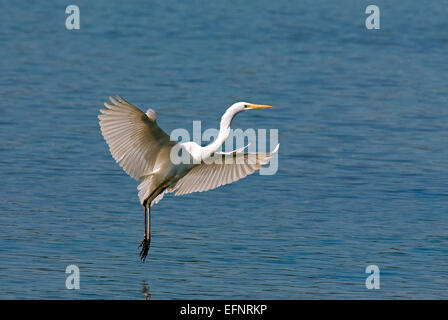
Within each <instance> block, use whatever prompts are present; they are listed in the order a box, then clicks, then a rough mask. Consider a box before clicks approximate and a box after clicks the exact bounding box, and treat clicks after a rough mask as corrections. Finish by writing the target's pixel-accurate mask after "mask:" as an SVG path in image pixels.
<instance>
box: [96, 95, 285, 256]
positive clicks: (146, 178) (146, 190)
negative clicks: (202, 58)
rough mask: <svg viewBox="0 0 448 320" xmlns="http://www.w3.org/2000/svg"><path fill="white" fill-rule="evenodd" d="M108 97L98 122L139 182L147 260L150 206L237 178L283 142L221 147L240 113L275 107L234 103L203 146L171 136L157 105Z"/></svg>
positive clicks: (264, 160)
mask: <svg viewBox="0 0 448 320" xmlns="http://www.w3.org/2000/svg"><path fill="white" fill-rule="evenodd" d="M109 99H110V101H111V103H108V102H105V103H104V106H105V107H106V108H107V109H101V110H100V111H101V114H100V115H99V116H98V118H99V120H100V121H99V124H100V127H101V132H102V134H103V137H104V139H105V140H106V142H107V144H108V145H109V150H110V153H111V154H112V157H113V158H114V159H115V161H116V162H118V163H119V164H120V166H121V167H122V168H123V170H124V171H125V172H126V173H127V174H128V175H130V176H131V177H133V178H134V179H136V180H138V181H140V184H139V186H138V187H137V189H138V196H139V199H140V203H141V204H142V206H143V211H144V223H145V233H144V239H143V241H142V242H141V244H140V247H142V249H141V252H140V258H141V260H142V261H145V259H146V256H147V254H148V250H149V245H150V242H151V238H150V207H151V206H152V205H153V204H156V203H158V202H159V201H160V200H161V199H162V198H163V196H164V194H165V193H167V192H174V191H177V192H176V194H175V195H176V196H177V195H182V194H188V193H192V192H202V191H206V190H210V189H215V188H217V187H219V186H222V185H225V184H229V183H232V182H235V181H237V180H239V179H241V178H244V177H246V176H247V175H249V174H252V173H254V172H255V171H256V170H259V169H260V168H261V166H262V165H264V164H268V163H269V158H270V157H271V155H272V154H273V153H275V152H277V150H278V147H279V146H278V145H277V147H276V148H275V150H274V151H272V152H271V153H242V151H243V149H244V148H241V149H238V150H234V151H232V152H227V153H220V152H218V149H220V148H221V146H222V145H223V143H224V142H225V140H226V139H227V138H228V137H229V135H230V123H231V122H232V119H233V117H234V116H235V115H236V114H238V113H239V112H242V111H247V110H253V109H265V108H272V107H271V106H266V105H259V104H251V103H247V102H237V103H235V104H233V105H232V106H231V107H229V108H228V109H227V110H226V112H225V113H224V115H223V116H222V118H221V123H220V129H219V133H218V137H217V138H216V139H215V140H214V141H213V142H212V143H210V144H209V145H207V146H205V147H201V146H200V145H198V144H197V143H195V142H183V143H177V142H175V141H171V140H170V137H169V136H168V135H167V134H166V133H165V132H164V131H163V130H162V129H161V128H160V127H159V126H158V125H157V122H156V113H155V112H154V110H152V109H148V111H147V112H146V114H145V113H144V112H143V111H141V110H140V109H138V108H137V107H136V106H134V105H132V104H130V103H129V102H127V101H126V100H125V99H123V98H122V97H120V96H117V97H116V98H113V97H109ZM175 147H176V148H178V150H181V152H187V153H186V154H187V155H188V157H189V159H190V161H189V162H188V163H180V164H174V163H173V161H172V160H171V157H170V156H171V151H172V149H173V148H175ZM176 154H177V153H176ZM217 160H220V161H217ZM229 160H230V161H229Z"/></svg>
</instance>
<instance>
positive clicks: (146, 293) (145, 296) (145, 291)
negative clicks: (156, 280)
mask: <svg viewBox="0 0 448 320" xmlns="http://www.w3.org/2000/svg"><path fill="white" fill-rule="evenodd" d="M142 293H143V299H145V300H151V296H152V294H151V293H149V285H148V284H147V283H146V281H145V280H143V286H142Z"/></svg>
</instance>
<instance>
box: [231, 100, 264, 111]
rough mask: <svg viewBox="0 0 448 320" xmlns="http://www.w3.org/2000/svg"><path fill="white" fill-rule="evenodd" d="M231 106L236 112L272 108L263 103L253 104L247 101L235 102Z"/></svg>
mask: <svg viewBox="0 0 448 320" xmlns="http://www.w3.org/2000/svg"><path fill="white" fill-rule="evenodd" d="M231 108H232V109H234V110H235V111H236V112H241V111H248V110H254V109H268V108H272V106H267V105H264V104H253V103H249V102H237V103H234V104H233V105H232V107H231Z"/></svg>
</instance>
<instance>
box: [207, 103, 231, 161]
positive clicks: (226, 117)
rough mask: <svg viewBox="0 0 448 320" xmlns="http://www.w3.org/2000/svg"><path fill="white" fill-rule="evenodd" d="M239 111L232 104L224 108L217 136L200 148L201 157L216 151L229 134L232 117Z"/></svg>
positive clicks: (208, 155)
mask: <svg viewBox="0 0 448 320" xmlns="http://www.w3.org/2000/svg"><path fill="white" fill-rule="evenodd" d="M238 112H240V110H238V109H236V108H234V107H233V106H232V107H230V108H229V109H227V110H226V112H225V113H224V114H223V116H222V117H221V123H220V126H219V133H218V137H216V139H215V141H213V142H212V143H210V144H209V145H207V146H205V147H203V148H202V150H201V158H202V159H206V158H208V157H210V156H211V155H212V154H213V153H214V152H216V151H217V150H218V149H219V148H221V146H222V145H223V144H224V142H225V141H226V140H227V138H228V137H229V135H230V124H231V122H232V119H233V117H234V116H235V115H236V114H237V113H238Z"/></svg>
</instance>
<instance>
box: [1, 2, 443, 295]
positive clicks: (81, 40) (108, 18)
mask: <svg viewBox="0 0 448 320" xmlns="http://www.w3.org/2000/svg"><path fill="white" fill-rule="evenodd" d="M68 4H69V3H62V2H60V1H45V2H39V3H22V2H19V1H16V2H13V3H12V2H6V1H1V2H0V13H1V18H0V43H1V47H0V74H1V76H0V97H1V99H2V101H1V103H0V142H1V144H0V181H1V183H0V194H1V197H0V212H1V214H0V298H6V299H16V298H20V299H22V298H27V299H36V298H44V299H50V298H51V299H54V298H61V299H70V298H75V299H78V298H82V299H89V298H100V299H103V298H105V299H143V297H144V294H145V293H148V294H150V295H151V297H152V298H153V299H179V298H190V299H196V298H200V299H202V298H204V299H208V298H217V299H220V298H224V299H227V298H230V299H239V298H254V299H318V298H324V299H331V298H333V299H353V298H359V299H378V298H386V299H393V298H412V299H417V298H423V299H427V298H444V299H447V298H448V291H447V290H446V288H447V285H448V212H447V209H448V191H447V190H448V151H447V149H448V148H447V142H448V131H447V128H448V108H447V107H448V94H447V84H448V63H447V54H448V24H447V18H446V17H447V16H448V6H447V2H446V1H428V2H425V3H422V2H421V1H401V2H398V1H394V2H391V1H380V0H378V1H374V3H373V4H376V5H378V6H379V7H380V9H381V20H380V21H381V30H372V31H369V30H367V29H366V28H365V25H364V21H365V18H366V17H367V15H366V14H365V13H364V11H365V8H366V6H367V5H368V4H372V1H355V0H342V1H318V2H317V1H267V0H263V1H174V2H172V1H167V2H163V3H151V2H150V1H133V2H130V1H126V2H118V1H117V2H116V3H114V4H112V3H111V2H110V1H85V0H77V1H74V2H73V3H72V4H76V5H78V6H79V8H80V10H81V29H80V30H73V31H69V30H66V28H65V19H66V17H67V15H66V14H65V7H66V6H67V5H68ZM113 94H120V95H122V96H124V97H125V98H127V99H128V100H130V101H131V102H132V103H134V104H136V105H137V106H139V107H141V108H142V109H144V110H146V109H147V108H149V107H151V108H154V109H155V110H156V111H157V114H158V122H159V124H160V126H161V127H162V128H163V129H164V130H165V131H167V132H171V131H172V130H173V129H176V128H186V129H188V130H190V132H191V128H192V121H193V120H202V121H203V122H202V128H203V129H206V128H216V127H217V125H218V120H219V118H220V116H221V114H222V112H223V111H224V110H225V109H226V108H227V107H228V106H229V105H230V104H232V103H234V102H236V101H241V100H243V101H250V102H254V103H262V104H272V105H274V106H275V107H276V108H275V109H272V110H269V111H258V112H257V111H252V112H250V113H247V114H241V115H238V117H237V118H236V119H235V120H234V121H233V123H232V126H233V127H234V128H243V129H246V128H265V129H278V130H279V141H280V144H281V147H280V150H279V170H278V172H277V174H276V175H274V176H260V175H258V174H256V175H252V176H250V177H248V178H246V179H244V180H241V181H239V182H237V183H235V184H232V185H228V186H225V187H222V188H219V189H216V190H213V191H209V192H207V193H195V194H191V195H187V196H183V197H174V196H165V198H164V199H163V200H162V201H161V202H160V203H159V204H158V205H156V206H154V207H153V209H152V243H151V245H152V246H151V250H150V255H149V257H148V260H149V262H148V261H147V262H146V263H141V262H140V261H139V259H138V252H139V250H138V248H137V247H138V244H139V243H140V241H141V240H142V233H143V222H142V220H143V217H142V215H143V214H142V211H141V207H140V204H139V202H138V198H137V190H136V186H137V182H136V181H134V180H133V179H131V178H130V177H128V176H127V175H126V174H125V173H124V172H123V171H122V170H121V168H120V167H119V166H118V165H117V164H116V163H115V162H114V160H113V159H112V157H111V156H110V154H109V151H108V148H107V145H106V143H105V142H104V140H103V138H102V136H101V133H100V130H99V126H98V120H97V115H98V110H99V108H100V107H101V105H102V103H103V101H105V100H106V99H107V97H108V96H109V95H113ZM70 264H75V265H77V266H78V267H79V268H80V275H81V276H80V286H81V288H80V290H67V289H66V287H65V280H66V276H67V275H66V274H65V268H66V267H67V266H68V265H70ZM370 264H375V265H377V266H378V267H379V268H380V272H381V276H380V281H381V282H380V283H381V288H380V289H379V290H368V289H366V287H365V279H366V277H367V276H368V275H367V274H365V268H366V266H367V265H370Z"/></svg>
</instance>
